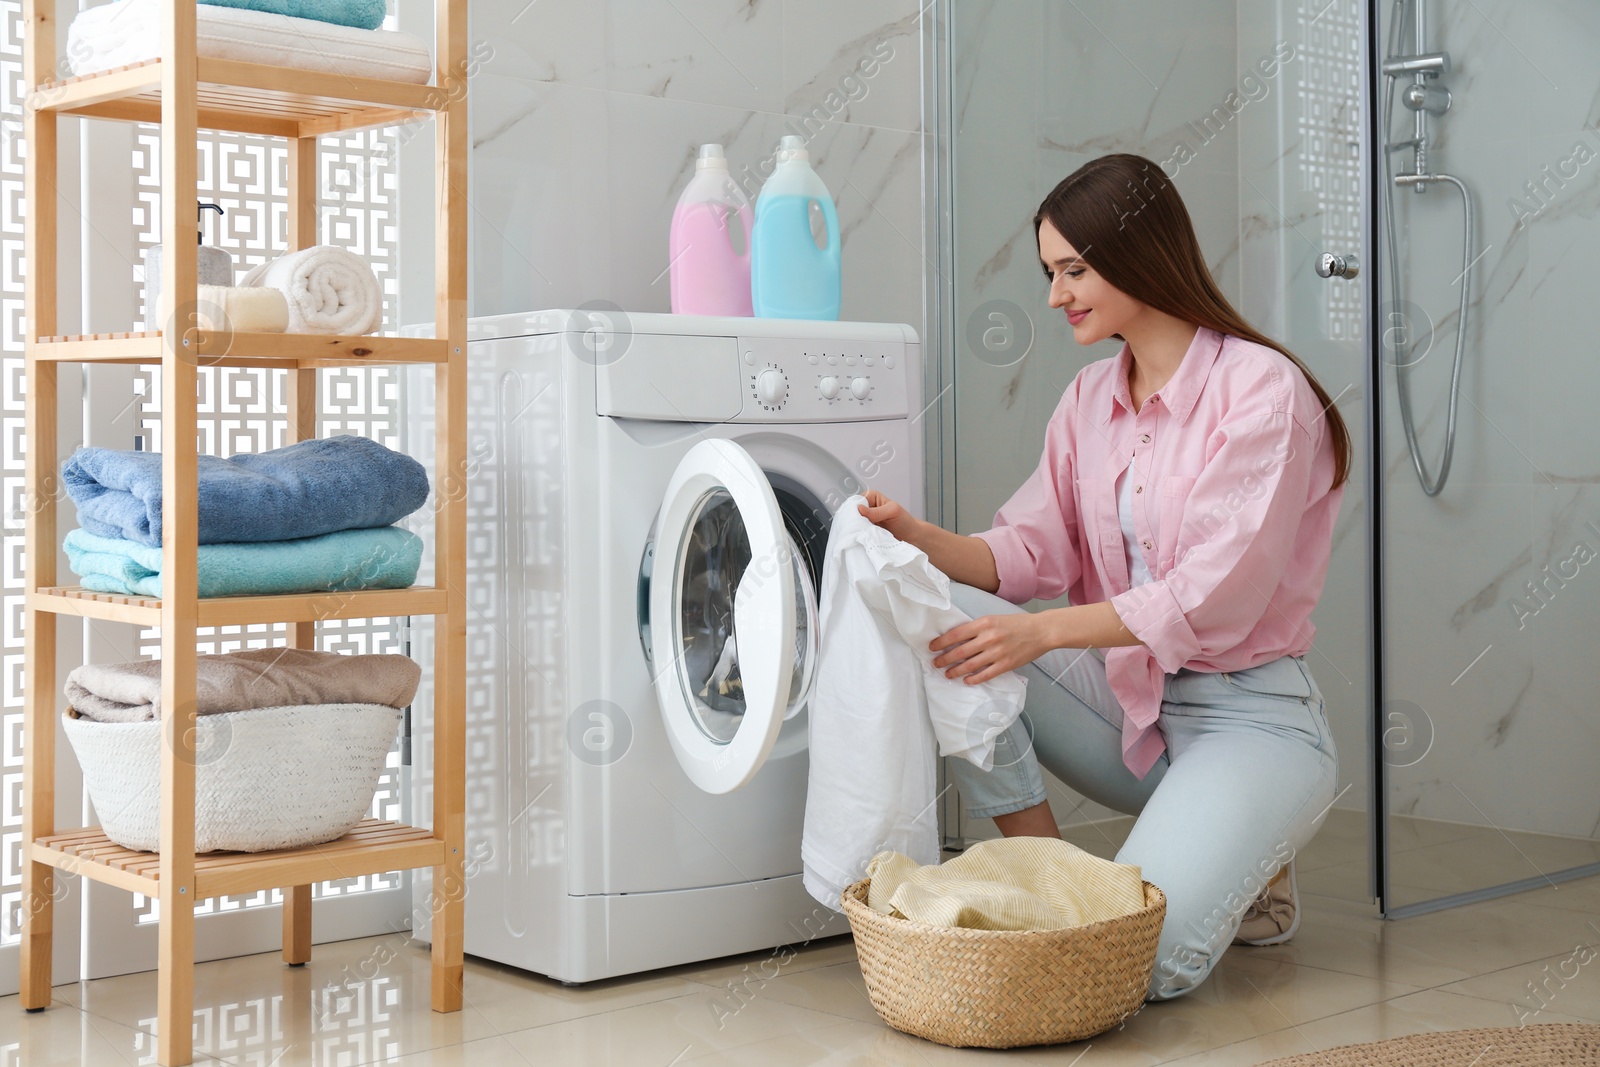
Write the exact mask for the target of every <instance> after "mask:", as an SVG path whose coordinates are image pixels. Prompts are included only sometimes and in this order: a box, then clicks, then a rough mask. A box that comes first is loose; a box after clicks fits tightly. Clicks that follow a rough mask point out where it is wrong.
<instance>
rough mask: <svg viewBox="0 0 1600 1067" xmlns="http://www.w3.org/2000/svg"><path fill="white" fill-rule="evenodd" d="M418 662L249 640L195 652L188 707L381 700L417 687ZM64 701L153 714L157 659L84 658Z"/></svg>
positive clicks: (156, 710)
mask: <svg viewBox="0 0 1600 1067" xmlns="http://www.w3.org/2000/svg"><path fill="white" fill-rule="evenodd" d="M421 680H422V668H421V667H420V666H418V665H417V664H416V662H414V661H413V660H412V659H411V658H410V657H408V656H394V655H383V656H341V655H339V654H338V653H337V652H314V651H312V650H310V649H302V648H250V649H245V650H244V651H242V652H228V653H224V654H222V655H218V656H197V657H196V658H195V698H196V703H197V705H198V707H197V708H196V713H197V714H200V715H211V714H215V713H217V712H222V711H247V710H253V709H256V708H275V707H285V706H288V705H292V704H386V705H388V706H389V707H391V708H403V707H405V706H406V705H407V704H409V703H411V698H412V697H414V696H416V694H417V683H418V682H420V681H421ZM67 701H68V702H69V703H70V704H71V705H72V707H73V710H75V711H76V712H77V713H78V714H79V715H80V716H82V717H83V718H85V719H93V720H95V721H97V722H143V721H145V720H146V719H156V718H160V716H161V661H160V660H153V659H146V660H139V661H137V662H134V663H98V664H97V663H88V664H84V665H83V666H81V667H78V668H77V669H75V670H74V671H73V672H72V673H71V674H69V675H67Z"/></svg>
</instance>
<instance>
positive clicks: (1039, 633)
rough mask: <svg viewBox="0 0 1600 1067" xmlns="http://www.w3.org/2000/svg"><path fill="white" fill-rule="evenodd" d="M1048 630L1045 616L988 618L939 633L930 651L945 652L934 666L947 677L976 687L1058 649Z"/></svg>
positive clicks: (1025, 613)
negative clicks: (962, 679) (940, 669)
mask: <svg viewBox="0 0 1600 1067" xmlns="http://www.w3.org/2000/svg"><path fill="white" fill-rule="evenodd" d="M1049 631H1050V620H1049V619H1047V618H1046V617H1044V616H1043V615H1042V614H1032V613H1028V612H1023V613H1021V614H1017V615H985V616H983V617H982V618H978V619H973V620H972V621H971V622H964V623H962V624H961V625H960V626H957V627H955V628H954V629H951V630H949V631H947V632H945V633H943V634H940V635H939V636H938V637H936V638H934V639H933V640H932V641H931V642H929V644H928V650H929V651H930V652H941V653H943V654H942V655H940V656H937V657H935V659H934V661H933V665H934V666H935V667H943V668H945V672H944V676H945V677H946V678H963V677H964V678H965V679H966V683H967V684H968V685H977V684H978V683H980V682H987V681H989V680H990V679H991V678H995V677H997V676H999V675H1001V674H1004V673H1005V672H1006V671H1010V670H1015V669H1016V668H1018V667H1021V666H1023V665H1024V664H1028V663H1032V662H1033V661H1034V660H1036V659H1038V658H1039V657H1040V656H1042V655H1044V654H1045V653H1046V652H1049V651H1050V650H1051V649H1052V648H1055V647H1056V646H1055V645H1054V644H1052V643H1051V641H1050V633H1049Z"/></svg>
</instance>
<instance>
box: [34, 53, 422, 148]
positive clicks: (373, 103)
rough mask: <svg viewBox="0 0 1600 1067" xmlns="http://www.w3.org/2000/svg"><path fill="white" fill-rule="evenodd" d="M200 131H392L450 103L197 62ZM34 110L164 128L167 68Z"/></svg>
mask: <svg viewBox="0 0 1600 1067" xmlns="http://www.w3.org/2000/svg"><path fill="white" fill-rule="evenodd" d="M196 64H197V69H198V73H199V93H198V96H197V101H198V104H199V115H198V118H199V125H200V128H201V129H210V130H231V131H233V132H235V133H257V134H266V135H267V136H271V137H316V136H320V135H322V134H329V133H341V132H345V131H348V130H362V129H367V128H369V127H372V126H392V125H394V124H395V123H401V122H416V121H419V120H422V119H427V118H431V117H432V115H433V114H434V113H435V112H437V111H439V110H441V109H442V108H443V107H444V106H445V105H446V103H447V101H446V99H445V94H444V93H443V92H441V91H440V90H439V89H437V88H435V87H434V86H431V85H411V84H408V83H406V82H391V81H379V80H377V79H375V78H357V77H351V76H348V75H344V74H325V73H323V72H321V71H314V70H293V69H288V68H284V67H274V66H270V65H268V64H265V63H241V62H239V61H237V60H231V59H198V60H196ZM28 107H30V108H32V109H34V110H37V111H53V112H56V113H57V114H60V115H78V116H82V117H84V118H99V119H117V120H121V121H123V122H151V123H159V122H160V121H161V60H159V59H149V60H146V61H144V62H143V63H135V64H132V65H130V66H126V67H116V68H114V69H112V70H106V71H100V72H97V73H95V74H85V75H82V76H80V77H74V78H66V79H63V80H61V81H50V82H44V83H42V84H40V85H39V86H38V87H36V88H35V89H34V90H33V92H32V93H30V94H29V95H28Z"/></svg>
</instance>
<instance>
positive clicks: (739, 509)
mask: <svg viewBox="0 0 1600 1067" xmlns="http://www.w3.org/2000/svg"><path fill="white" fill-rule="evenodd" d="M468 338H469V340H468V353H467V368H468V369H467V374H468V405H469V418H468V448H467V477H466V480H465V492H466V493H467V500H468V562H467V600H468V608H467V615H468V620H467V645H468V648H467V655H468V668H469V675H468V682H467V690H468V692H467V700H468V709H467V731H468V737H467V852H468V854H467V856H466V860H465V863H466V868H467V883H466V884H467V891H466V897H465V907H466V927H465V938H466V941H465V947H466V951H467V953H468V954H469V955H472V956H479V957H483V958H486V959H490V960H496V961H499V962H501V963H505V964H509V965H512V966H515V967H519V968H523V969H526V970H529V971H534V972H537V973H540V974H544V975H549V976H550V977H553V978H556V979H560V980H562V981H566V982H587V981H592V980H595V979H601V978H609V977H612V976H616V975H622V974H630V973H635V972H639V971H645V970H650V969H653V968H657V967H664V966H669V965H674V964H682V963H687V962H692V961H699V960H706V959H714V958H717V957H721V956H727V955H732V954H735V953H743V952H749V951H753V950H759V949H763V948H769V947H776V946H780V945H794V944H800V943H804V942H808V941H811V940H813V939H816V938H820V937H828V936H832V935H834V934H840V933H844V932H846V930H847V925H846V924H845V922H844V920H843V919H842V917H840V916H838V915H836V914H835V913H834V912H833V911H831V910H830V909H828V908H825V907H823V906H821V905H820V904H818V903H817V902H816V901H814V900H812V899H811V898H810V896H808V895H807V893H806V892H805V890H804V888H803V887H802V885H801V878H800V871H801V863H800V835H801V823H802V819H803V816H804V811H805V798H806V777H807V751H806V734H807V722H808V707H807V703H808V700H809V697H810V692H811V682H812V678H813V673H814V670H815V663H816V658H817V649H818V646H819V634H818V629H817V598H818V593H819V579H820V577H821V567H822V562H823V555H824V551H825V549H826V546H827V539H828V531H829V526H830V522H831V518H832V515H833V514H834V512H835V511H836V510H837V509H838V508H839V506H840V505H841V504H842V503H843V501H844V500H845V499H846V498H847V497H849V496H851V495H852V494H854V493H857V492H861V491H863V490H864V489H866V488H874V489H879V490H882V491H883V492H885V493H887V494H889V495H890V496H892V497H894V498H895V499H896V500H898V501H900V502H901V503H903V504H904V505H905V506H906V507H907V508H909V509H910V510H911V511H913V512H915V513H918V514H920V513H921V510H922V509H921V503H922V494H923V483H922V458H921V456H922V450H921V446H920V442H921V432H920V423H919V422H918V419H919V416H920V414H921V412H922V400H921V395H920V394H921V388H920V386H921V360H920V345H919V343H918V339H917V336H916V334H915V332H914V331H913V330H912V329H911V328H910V327H908V326H903V325H896V324H884V323H862V322H809V321H796V320H773V319H756V318H711V317H699V316H681V315H665V314H626V313H623V312H620V311H618V310H615V309H595V308H591V309H576V310H570V309H569V310H552V311H540V312H531V313H527V314H516V315H502V316H495V317H491V318H481V319H474V320H472V321H471V323H470V326H469V332H468ZM412 383H413V387H412V388H410V389H408V390H407V396H408V403H410V404H411V405H412V407H413V408H414V410H415V415H414V416H413V417H412V419H411V433H410V435H409V436H410V439H411V440H412V441H415V442H419V443H426V442H427V441H429V440H430V439H431V433H432V429H431V414H430V410H429V409H430V406H431V405H430V403H429V401H428V399H427V397H428V396H429V394H430V393H431V389H430V388H429V385H430V383H431V373H423V374H418V375H417V376H416V377H414V378H413V379H412ZM423 532H426V531H423ZM423 652H425V650H422V651H421V652H419V654H423ZM862 684H863V685H865V686H870V685H871V684H873V681H872V679H862ZM419 711H420V714H419V715H418V717H417V718H418V721H419V722H425V720H426V708H425V707H419ZM424 743H425V738H424ZM418 762H419V763H422V764H423V765H426V762H425V761H418ZM421 786H422V790H423V794H424V795H422V796H420V797H419V805H418V806H419V809H420V810H421V811H422V812H423V813H425V812H426V810H427V805H426V798H425V792H426V783H421ZM426 891H427V886H426V884H425V883H423V884H420V885H419V894H418V899H417V908H416V911H415V918H416V925H417V927H418V933H419V936H421V937H422V938H424V939H426V937H427V929H426V927H427V905H426V896H425V893H426Z"/></svg>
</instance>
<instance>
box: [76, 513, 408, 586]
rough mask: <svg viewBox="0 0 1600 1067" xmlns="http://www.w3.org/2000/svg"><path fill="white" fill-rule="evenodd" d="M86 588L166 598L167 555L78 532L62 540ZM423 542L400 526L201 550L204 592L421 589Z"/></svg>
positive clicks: (123, 541)
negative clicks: (163, 580) (163, 575)
mask: <svg viewBox="0 0 1600 1067" xmlns="http://www.w3.org/2000/svg"><path fill="white" fill-rule="evenodd" d="M62 546H63V547H64V548H65V549H66V550H67V562H68V564H69V565H70V566H71V567H72V573H74V574H76V575H77V576H78V577H79V579H80V580H81V581H82V584H83V587H84V588H85V589H92V590H94V591H95V592H97V593H121V594H123V595H125V596H153V597H159V596H160V595H161V550H160V549H159V548H151V547H150V546H149V545H141V544H138V543H137V542H134V541H126V540H122V539H120V538H113V537H96V536H95V535H94V534H92V533H88V532H87V531H84V530H73V531H72V532H71V533H69V534H67V536H66V538H65V539H64V540H63V542H62ZM421 562H422V539H421V538H420V537H418V536H417V535H416V534H414V533H412V532H411V531H409V530H402V529H401V528H400V527H398V526H384V527H381V528H379V529H376V530H342V531H340V532H339V533H331V534H323V535H322V536H321V537H307V538H303V539H301V540H298V541H264V542H256V543H246V544H226V545H202V546H201V547H200V550H199V555H198V566H199V569H200V575H199V578H200V595H201V596H203V597H208V596H265V595H269V594H274V593H322V592H328V591H337V592H347V591H349V590H353V589H404V588H406V587H408V586H410V585H413V584H415V582H416V580H417V567H418V565H419V564H420V563H421Z"/></svg>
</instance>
